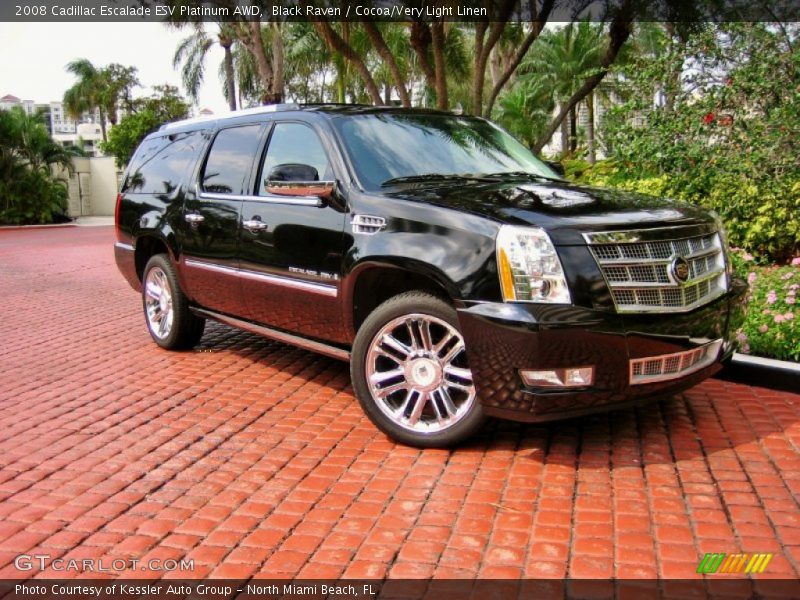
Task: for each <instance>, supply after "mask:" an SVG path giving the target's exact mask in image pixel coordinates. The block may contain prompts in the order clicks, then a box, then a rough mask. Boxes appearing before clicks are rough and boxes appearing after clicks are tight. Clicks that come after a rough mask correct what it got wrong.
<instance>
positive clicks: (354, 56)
mask: <svg viewBox="0 0 800 600" xmlns="http://www.w3.org/2000/svg"><path fill="white" fill-rule="evenodd" d="M311 24H312V26H313V27H314V29H316V30H317V31H318V32H319V33H320V35H322V37H323V39H324V40H325V44H326V45H327V46H328V49H329V50H330V51H331V52H339V53H340V54H341V55H342V56H343V57H344V58H346V59H347V60H349V61H350V62H351V63H353V66H355V68H356V71H358V74H359V75H360V76H361V79H362V80H363V81H364V84H365V85H366V86H367V92H368V93H369V96H370V98H371V99H372V103H373V104H375V105H378V106H380V105H382V104H383V98H381V92H380V90H379V89H378V86H377V84H376V83H375V80H374V79H373V77H372V74H371V73H370V72H369V69H368V68H367V65H366V64H365V63H364V60H363V59H362V58H361V57H360V56H359V55H358V53H357V52H356V51H355V50H353V48H352V46H350V44H348V43H346V42H345V41H344V40H343V39H342V37H341V36H340V35H339V34H338V33H336V31H334V29H333V27H331V24H330V23H328V22H327V21H311Z"/></svg>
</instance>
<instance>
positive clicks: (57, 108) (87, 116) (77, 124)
mask: <svg viewBox="0 0 800 600" xmlns="http://www.w3.org/2000/svg"><path fill="white" fill-rule="evenodd" d="M50 128H51V129H50V131H51V135H52V136H53V139H54V140H55V141H57V142H58V143H60V144H61V145H63V146H82V147H83V149H84V150H86V151H87V152H89V153H91V154H92V155H93V156H102V153H101V152H100V149H99V144H100V142H101V141H103V131H102V129H101V128H100V113H99V111H97V110H95V111H94V114H92V113H88V112H86V113H83V114H82V115H81V117H80V119H79V120H77V121H75V120H73V119H71V118H70V117H69V116H68V115H67V112H66V110H65V109H64V103H63V102H51V103H50Z"/></svg>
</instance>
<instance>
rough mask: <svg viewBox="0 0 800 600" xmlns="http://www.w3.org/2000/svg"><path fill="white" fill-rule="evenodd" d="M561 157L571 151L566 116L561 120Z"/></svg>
mask: <svg viewBox="0 0 800 600" xmlns="http://www.w3.org/2000/svg"><path fill="white" fill-rule="evenodd" d="M560 126H561V157H562V158H563V157H564V156H566V155H567V150H568V149H569V123H567V117H566V115H565V116H564V118H563V119H561V125H560Z"/></svg>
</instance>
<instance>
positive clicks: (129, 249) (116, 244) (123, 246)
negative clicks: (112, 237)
mask: <svg viewBox="0 0 800 600" xmlns="http://www.w3.org/2000/svg"><path fill="white" fill-rule="evenodd" d="M114 248H117V249H118V250H125V251H126V252H133V251H134V247H133V246H131V245H130V244H125V243H123V242H114Z"/></svg>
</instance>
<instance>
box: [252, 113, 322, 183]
mask: <svg viewBox="0 0 800 600" xmlns="http://www.w3.org/2000/svg"><path fill="white" fill-rule="evenodd" d="M290 164H303V165H309V166H311V167H314V168H315V169H316V170H317V180H323V181H330V180H331V179H333V172H332V171H331V169H330V165H329V163H328V156H327V155H326V154H325V149H324V148H323V147H322V142H321V141H320V139H319V136H318V135H317V133H316V132H315V131H314V130H313V129H311V127H309V126H308V125H303V124H301V123H278V124H277V125H275V127H274V129H273V130H272V135H271V136H270V139H269V147H268V148H267V155H266V157H265V158H264V164H263V165H262V167H261V176H260V177H259V182H260V187H259V194H263V193H265V192H264V182H265V181H266V180H267V179H268V178H269V173H270V171H271V170H272V169H273V168H275V167H277V166H279V165H290Z"/></svg>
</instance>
